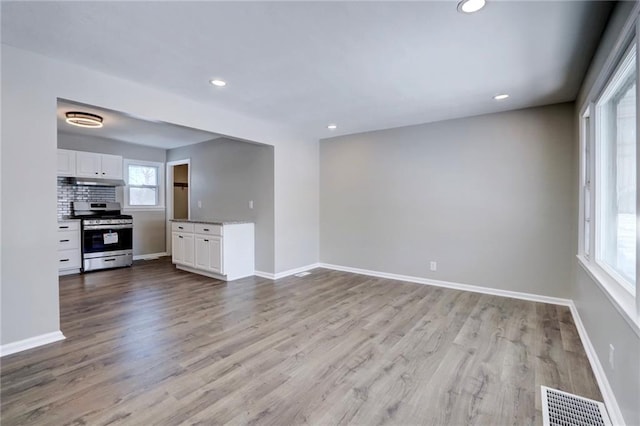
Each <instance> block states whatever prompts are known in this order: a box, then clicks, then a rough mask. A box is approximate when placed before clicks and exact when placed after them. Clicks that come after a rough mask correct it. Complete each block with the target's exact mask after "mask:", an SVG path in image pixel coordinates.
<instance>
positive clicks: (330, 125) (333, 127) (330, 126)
mask: <svg viewBox="0 0 640 426" xmlns="http://www.w3.org/2000/svg"><path fill="white" fill-rule="evenodd" d="M337 128H338V125H337V124H329V125H328V126H327V129H329V130H335V129H337Z"/></svg>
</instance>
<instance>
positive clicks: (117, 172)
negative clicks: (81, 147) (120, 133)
mask: <svg viewBox="0 0 640 426" xmlns="http://www.w3.org/2000/svg"><path fill="white" fill-rule="evenodd" d="M75 176H78V177H97V178H105V179H122V157H121V156H119V155H109V154H96V153H94V152H82V151H77V152H76V173H75Z"/></svg>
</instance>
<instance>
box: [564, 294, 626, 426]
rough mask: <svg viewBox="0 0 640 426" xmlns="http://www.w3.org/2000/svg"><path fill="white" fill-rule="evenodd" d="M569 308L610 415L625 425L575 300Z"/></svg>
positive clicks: (615, 420) (615, 422) (616, 421)
mask: <svg viewBox="0 0 640 426" xmlns="http://www.w3.org/2000/svg"><path fill="white" fill-rule="evenodd" d="M569 309H571V315H572V316H573V322H574V324H575V325H576V329H577V330H578V335H580V340H581V341H582V346H583V347H584V351H585V352H586V354H587V358H589V364H591V370H592V371H593V375H594V376H595V377H596V381H597V382H598V387H599V388H600V392H601V393H602V398H603V399H604V405H605V406H606V407H607V412H608V413H609V417H611V420H612V423H613V424H614V425H624V424H625V422H624V417H623V416H622V411H621V410H620V406H619V405H618V401H617V400H616V396H615V394H614V393H613V389H612V388H611V385H610V384H609V380H607V375H606V373H605V372H604V368H602V364H601V363H600V358H598V354H597V353H596V350H595V349H594V348H593V344H592V343H591V340H590V339H589V335H588V334H587V329H586V328H585V326H584V324H583V323H582V318H580V314H579V313H578V308H577V307H576V305H575V304H574V303H573V300H571V303H570V304H569Z"/></svg>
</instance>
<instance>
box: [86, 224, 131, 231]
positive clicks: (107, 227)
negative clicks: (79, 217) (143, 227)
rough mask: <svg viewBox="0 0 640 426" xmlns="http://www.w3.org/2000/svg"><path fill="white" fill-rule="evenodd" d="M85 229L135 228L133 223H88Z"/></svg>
mask: <svg viewBox="0 0 640 426" xmlns="http://www.w3.org/2000/svg"><path fill="white" fill-rule="evenodd" d="M84 229H85V230H87V231H93V230H100V229H104V230H110V229H133V224H129V225H88V226H85V227H84Z"/></svg>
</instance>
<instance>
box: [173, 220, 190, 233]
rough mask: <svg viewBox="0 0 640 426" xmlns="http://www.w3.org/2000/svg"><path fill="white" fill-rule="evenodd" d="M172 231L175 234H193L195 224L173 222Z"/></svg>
mask: <svg viewBox="0 0 640 426" xmlns="http://www.w3.org/2000/svg"><path fill="white" fill-rule="evenodd" d="M171 230H172V231H174V232H193V223H186V222H172V223H171Z"/></svg>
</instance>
